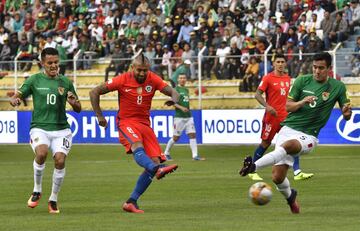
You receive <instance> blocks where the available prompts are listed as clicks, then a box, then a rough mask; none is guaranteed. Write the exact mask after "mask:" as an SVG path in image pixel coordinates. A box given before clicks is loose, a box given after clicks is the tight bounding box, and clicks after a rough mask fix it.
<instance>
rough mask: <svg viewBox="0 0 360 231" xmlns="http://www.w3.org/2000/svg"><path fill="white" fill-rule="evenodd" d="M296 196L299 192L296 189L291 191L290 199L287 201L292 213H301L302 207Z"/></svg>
mask: <svg viewBox="0 0 360 231" xmlns="http://www.w3.org/2000/svg"><path fill="white" fill-rule="evenodd" d="M296 196H297V191H296V190H295V189H291V195H290V197H289V198H288V199H286V200H287V202H288V205H289V206H290V210H291V212H292V213H300V205H299V203H298V202H297V200H296Z"/></svg>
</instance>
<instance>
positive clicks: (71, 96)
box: [67, 91, 77, 104]
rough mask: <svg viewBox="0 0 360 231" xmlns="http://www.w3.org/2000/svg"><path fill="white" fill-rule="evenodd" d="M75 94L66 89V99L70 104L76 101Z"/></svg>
mask: <svg viewBox="0 0 360 231" xmlns="http://www.w3.org/2000/svg"><path fill="white" fill-rule="evenodd" d="M76 100H77V98H76V96H75V95H74V93H72V92H71V91H68V93H67V101H68V102H69V103H70V104H75V103H76Z"/></svg>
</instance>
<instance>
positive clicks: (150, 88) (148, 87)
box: [145, 85, 152, 93]
mask: <svg viewBox="0 0 360 231" xmlns="http://www.w3.org/2000/svg"><path fill="white" fill-rule="evenodd" d="M145 91H146V92H149V93H150V92H151V91H152V86H150V85H147V86H146V87H145Z"/></svg>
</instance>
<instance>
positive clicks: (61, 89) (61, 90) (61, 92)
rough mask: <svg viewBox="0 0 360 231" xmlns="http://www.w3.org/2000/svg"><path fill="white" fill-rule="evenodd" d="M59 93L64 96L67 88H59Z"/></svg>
mask: <svg viewBox="0 0 360 231" xmlns="http://www.w3.org/2000/svg"><path fill="white" fill-rule="evenodd" d="M58 91H59V94H60V95H63V94H64V91H65V88H63V87H58Z"/></svg>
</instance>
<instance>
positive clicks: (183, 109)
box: [180, 106, 190, 112]
mask: <svg viewBox="0 0 360 231" xmlns="http://www.w3.org/2000/svg"><path fill="white" fill-rule="evenodd" d="M180 110H181V111H183V112H189V111H190V110H189V108H186V107H183V106H180Z"/></svg>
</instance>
